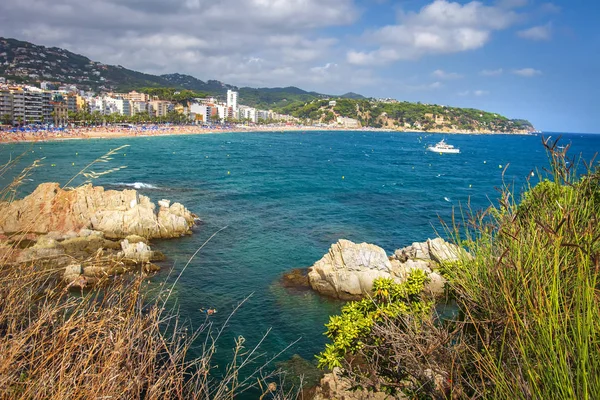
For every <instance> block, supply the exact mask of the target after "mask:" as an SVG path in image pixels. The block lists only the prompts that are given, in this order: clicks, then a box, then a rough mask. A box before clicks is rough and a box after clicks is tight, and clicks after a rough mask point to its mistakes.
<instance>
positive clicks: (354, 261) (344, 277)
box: [308, 239, 392, 300]
mask: <svg viewBox="0 0 600 400" xmlns="http://www.w3.org/2000/svg"><path fill="white" fill-rule="evenodd" d="M391 273H392V265H391V263H390V261H389V260H388V257H387V255H386V254H385V250H383V249H382V248H381V247H378V246H375V245H372V244H368V243H360V244H355V243H353V242H351V241H349V240H345V239H341V240H339V241H338V242H337V243H335V244H333V245H331V248H330V249H329V252H328V253H327V254H325V255H324V256H323V258H321V259H320V260H319V261H317V262H316V263H315V265H313V266H312V267H311V268H310V269H309V272H308V279H309V282H310V286H311V287H312V288H313V289H314V290H316V291H317V292H319V293H321V294H324V295H326V296H330V297H336V298H339V299H342V300H351V299H355V298H358V297H361V296H364V295H365V294H367V293H369V292H370V291H371V288H372V287H373V281H374V280H375V279H377V278H387V277H390V276H391Z"/></svg>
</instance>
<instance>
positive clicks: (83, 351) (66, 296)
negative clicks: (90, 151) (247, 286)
mask: <svg viewBox="0 0 600 400" xmlns="http://www.w3.org/2000/svg"><path fill="white" fill-rule="evenodd" d="M109 155H110V154H109ZM17 161H18V159H17V160H12V161H10V162H9V163H7V164H5V165H4V166H1V167H0V177H1V176H3V175H4V174H5V173H6V172H7V171H8V170H9V169H10V168H12V167H13V166H14V165H16V163H17ZM92 164H93V163H92ZM38 166H39V161H36V162H35V163H34V164H33V165H32V166H31V167H29V168H27V169H26V170H25V171H23V172H22V173H20V174H18V175H17V176H16V177H15V178H14V179H13V180H12V181H11V182H10V183H9V184H8V185H7V186H6V187H5V188H4V189H3V190H1V191H0V201H12V200H13V198H14V194H15V193H16V189H17V188H18V187H19V185H20V184H21V183H22V181H23V180H24V179H25V178H26V177H27V176H28V175H29V174H30V173H31V172H32V171H33V169H34V168H36V167H38ZM86 168H87V167H86ZM84 171H85V170H84ZM111 171H112V170H111ZM82 172H83V171H82ZM86 177H88V176H87V175H86ZM88 178H90V177H88ZM91 178H93V176H92V177H91ZM209 240H210V239H209ZM205 244H206V243H205ZM17 245H18V243H17ZM201 248H202V247H201ZM201 248H200V249H201ZM200 249H198V251H200ZM196 253H197V252H196ZM194 255H195V254H194ZM192 257H193V256H192ZM6 260H7V258H6V257H2V259H0V399H16V398H23V399H56V400H59V399H60V400H63V399H233V398H234V397H235V396H237V395H238V394H240V393H244V392H246V391H248V390H254V392H253V393H259V395H258V396H260V397H261V398H269V399H291V398H296V397H297V396H298V393H299V392H300V391H301V388H298V387H296V388H292V389H288V390H287V391H284V389H283V388H284V387H285V386H286V385H285V384H284V382H282V380H281V379H283V378H282V375H280V374H279V373H277V372H269V369H268V365H269V363H270V362H271V361H272V359H270V360H268V361H267V362H265V363H261V364H260V365H259V367H258V368H256V367H255V365H256V363H257V362H258V361H259V360H261V359H262V358H261V354H259V352H258V349H259V345H260V343H259V345H257V346H255V347H253V348H250V349H246V347H245V343H244V340H243V338H241V337H240V338H238V340H237V342H236V343H235V347H234V356H233V358H232V360H231V362H230V364H229V365H228V366H227V368H226V370H225V372H224V373H220V374H216V371H215V370H214V369H213V367H212V358H213V356H214V354H215V352H216V349H217V346H216V345H217V341H218V340H219V338H220V337H221V334H222V333H223V331H224V329H225V328H226V326H227V322H228V321H229V319H228V320H227V322H226V323H225V324H224V325H223V326H222V327H221V328H220V329H218V330H217V329H215V328H214V327H213V326H212V323H211V322H210V320H209V319H208V318H206V320H205V321H204V323H203V324H201V325H200V326H199V327H197V328H195V329H192V328H191V325H190V324H189V322H185V321H183V320H182V319H181V317H180V316H179V314H178V312H177V310H176V309H174V308H172V306H168V304H171V303H172V302H169V298H170V296H171V294H172V291H173V287H174V285H175V284H176V283H177V280H178V279H179V278H180V277H181V275H180V276H178V277H177V278H176V279H175V280H174V282H173V283H172V284H169V285H167V282H163V283H162V284H159V283H154V284H152V283H150V281H149V280H148V279H149V277H148V276H147V275H146V274H144V273H143V272H137V273H135V274H133V275H127V276H123V277H112V278H110V277H105V278H103V281H101V282H99V284H98V285H97V286H96V288H95V289H93V290H89V291H85V292H84V291H79V292H73V291H70V290H68V288H67V287H66V285H65V283H64V282H62V279H61V278H62V273H63V271H64V269H62V268H61V269H59V270H49V269H44V268H43V267H42V266H40V265H20V266H14V265H9V264H8V263H7V261H6ZM184 270H185V268H184ZM167 279H168V278H167ZM240 305H241V304H240ZM170 307H171V308H170ZM236 311H237V309H236V310H234V311H233V313H235V312H236ZM233 313H232V314H231V315H233ZM231 315H230V317H229V318H231ZM261 342H262V341H261ZM192 351H193V353H194V354H200V356H199V357H195V358H194V357H192V356H191V355H190V354H191V353H192ZM283 351H284V350H283ZM283 351H282V352H283ZM280 354H281V353H280ZM248 368H250V371H253V372H250V373H248V372H247V371H248V370H249V369H248ZM253 368H254V369H253ZM242 370H244V371H245V372H244V373H243V374H242V372H241V371H242ZM261 394H262V395H261Z"/></svg>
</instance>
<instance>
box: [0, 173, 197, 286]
mask: <svg viewBox="0 0 600 400" xmlns="http://www.w3.org/2000/svg"><path fill="white" fill-rule="evenodd" d="M196 220H197V217H196V216H195V215H194V214H192V213H191V212H190V211H188V210H187V209H186V208H185V207H184V206H182V205H181V204H179V203H174V204H171V202H170V201H169V200H160V201H159V207H158V210H156V206H155V205H154V204H153V203H152V202H151V201H150V199H149V198H148V197H146V196H142V195H139V194H138V193H137V191H135V190H123V191H115V190H107V191H105V190H104V188H102V187H94V186H92V185H85V186H82V187H79V188H77V189H73V190H63V189H61V188H60V187H59V185H58V184H57V183H44V184H41V185H39V186H38V187H37V188H36V190H35V191H34V192H33V193H32V194H30V195H29V196H27V197H25V198H24V199H22V200H16V201H13V202H11V203H0V256H2V260H3V263H4V264H6V265H10V264H27V265H35V266H36V267H40V268H50V269H52V270H60V269H61V268H64V270H63V279H64V280H65V282H66V283H67V284H68V285H69V286H76V287H85V286H89V285H92V284H94V283H96V282H97V281H99V280H101V279H102V278H103V277H107V276H111V275H116V274H121V273H124V272H126V271H128V270H131V269H135V268H138V269H141V270H142V271H144V272H154V271H156V270H158V269H159V268H158V266H156V265H154V264H152V261H158V260H163V259H164V255H163V254H162V253H160V252H158V251H153V250H152V249H151V248H150V246H149V244H148V239H152V238H173V237H179V236H182V235H186V234H190V233H191V228H192V226H193V225H194V224H195V223H196Z"/></svg>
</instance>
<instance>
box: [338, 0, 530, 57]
mask: <svg viewBox="0 0 600 400" xmlns="http://www.w3.org/2000/svg"><path fill="white" fill-rule="evenodd" d="M518 18H519V15H518V14H516V13H515V12H514V11H512V10H510V9H507V8H503V7H500V6H485V5H483V4H482V3H480V2H478V1H471V2H470V3H467V4H464V5H462V4H460V3H456V2H451V1H448V0H435V1H434V2H433V3H431V4H428V5H426V6H424V7H423V8H421V10H420V11H419V12H408V13H405V12H401V13H400V17H399V22H398V24H395V25H388V26H384V27H382V28H380V29H378V30H376V31H374V32H368V33H366V34H365V38H366V39H367V40H369V41H370V42H371V43H375V44H377V45H378V46H379V47H378V48H377V49H376V50H372V51H356V50H353V51H350V52H348V53H347V60H348V62H349V63H351V64H358V65H373V64H386V63H389V62H393V61H397V60H402V59H417V58H420V57H423V56H425V55H429V54H444V53H457V52H462V51H469V50H475V49H478V48H481V47H483V46H484V45H485V44H486V43H487V42H488V41H489V40H490V37H491V34H492V32H493V31H497V30H502V29H506V28H507V27H509V26H511V25H512V24H513V23H515V22H516V21H517V20H518Z"/></svg>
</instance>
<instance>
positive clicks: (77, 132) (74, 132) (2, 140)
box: [0, 125, 533, 144]
mask: <svg viewBox="0 0 600 400" xmlns="http://www.w3.org/2000/svg"><path fill="white" fill-rule="evenodd" d="M298 131H332V132H334V131H338V132H339V131H344V132H352V131H357V132H362V131H372V132H402V133H426V134H449V135H533V133H526V132H517V133H506V132H434V131H418V130H396V129H389V128H371V127H366V128H343V127H322V126H243V127H228V128H218V127H217V128H205V127H201V126H197V125H175V126H172V125H171V126H158V127H157V126H153V127H152V128H149V129H148V128H146V127H143V126H140V127H136V128H120V127H112V126H103V127H94V128H73V129H69V130H64V131H37V132H26V131H25V132H8V131H0V144H8V143H30V142H50V141H64V140H83V139H122V138H127V137H155V136H176V135H186V136H187V135H207V134H219V133H236V132H282V133H283V132H298Z"/></svg>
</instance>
